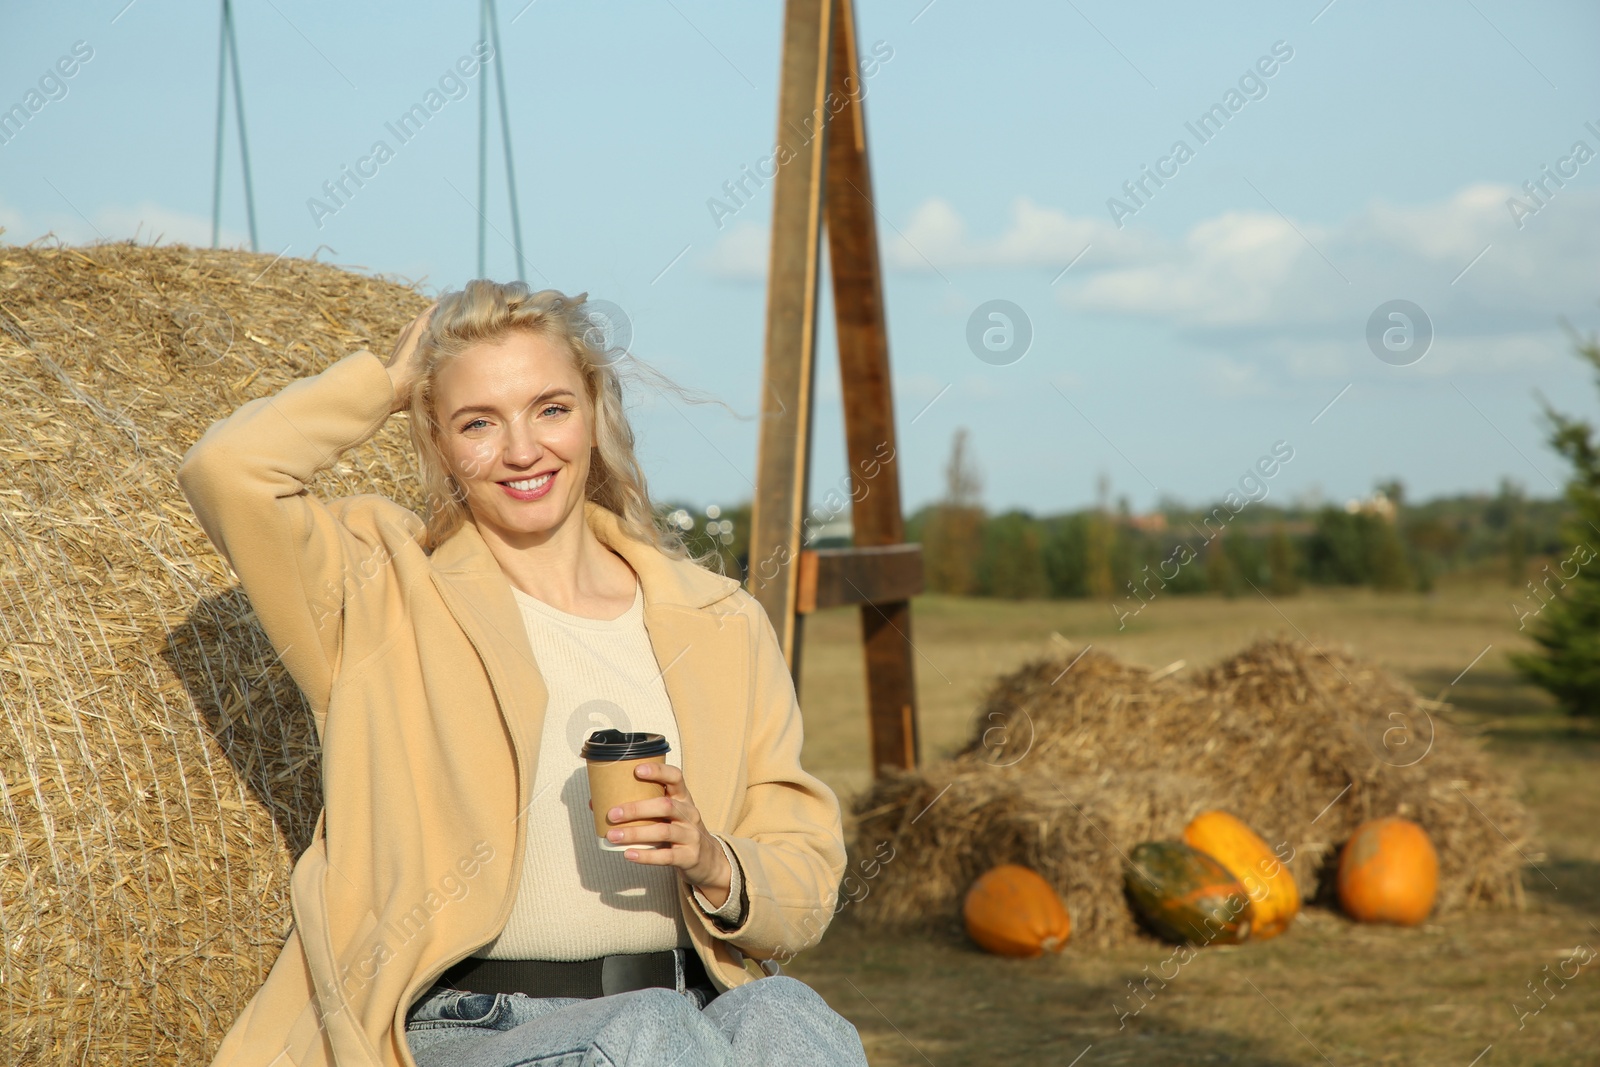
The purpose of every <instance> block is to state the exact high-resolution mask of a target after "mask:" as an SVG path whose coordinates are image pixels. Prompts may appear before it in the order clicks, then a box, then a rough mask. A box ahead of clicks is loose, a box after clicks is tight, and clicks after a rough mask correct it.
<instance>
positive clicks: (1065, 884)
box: [854, 636, 1532, 946]
mask: <svg viewBox="0 0 1600 1067" xmlns="http://www.w3.org/2000/svg"><path fill="white" fill-rule="evenodd" d="M1446 710H1447V705H1444V704H1440V703H1436V702H1434V701H1430V700H1425V699H1423V698H1422V697H1420V696H1418V695H1417V693H1416V692H1415V691H1413V690H1412V689H1410V688H1409V687H1407V686H1406V685H1404V684H1403V683H1401V682H1399V681H1398V680H1396V679H1394V678H1393V677H1391V676H1390V675H1388V674H1387V673H1386V672H1384V671H1383V670H1381V669H1380V668H1378V667H1376V666H1373V665H1372V664H1370V663H1366V662H1363V661H1362V660H1360V659H1359V658H1357V657H1356V656H1355V655H1354V654H1353V653H1352V652H1351V651H1350V650H1349V649H1348V648H1339V647H1334V646H1330V645H1327V644H1323V645H1322V647H1321V650H1320V651H1316V650H1313V649H1312V648H1309V647H1307V644H1306V642H1304V641H1296V640H1291V639H1289V638H1288V637H1286V636H1277V637H1272V638H1266V639H1263V640H1260V641H1257V642H1256V643H1255V644H1252V645H1251V646H1250V647H1249V648H1246V649H1245V650H1244V651H1242V652H1239V653H1237V654H1236V655H1234V656H1231V657H1229V658H1227V659H1225V660H1223V661H1222V662H1220V663H1218V664H1216V665H1215V666H1213V667H1211V668H1209V669H1208V670H1205V671H1202V672H1199V673H1198V674H1196V675H1195V676H1193V677H1190V678H1182V679H1180V678H1179V677H1177V676H1165V677H1163V676H1161V674H1160V673H1159V672H1156V673H1153V672H1151V671H1148V670H1145V669H1144V668H1140V667H1134V666H1130V665H1128V664H1124V663H1121V662H1119V661H1117V660H1116V659H1115V658H1114V657H1112V656H1110V655H1107V654H1106V653H1104V652H1100V651H1097V650H1094V649H1090V650H1087V651H1086V652H1084V653H1082V654H1081V655H1080V656H1077V657H1074V658H1072V659H1068V658H1067V657H1066V656H1065V655H1062V656H1048V657H1045V658H1042V659H1039V660H1035V661H1033V662H1031V663H1028V664H1026V665H1025V666H1023V667H1021V668H1019V669H1018V670H1016V671H1014V672H1012V673H1011V674H1008V675H1004V676H1002V677H1000V678H998V679H996V680H995V681H994V682H993V683H992V685H991V687H990V689H989V691H988V694H987V696H986V697H985V699H984V702H983V705H982V707H981V708H980V709H979V712H978V716H977V719H976V721H975V724H974V730H973V737H972V739H971V741H970V742H969V743H968V744H967V746H966V747H965V748H964V749H962V750H961V751H960V752H959V753H957V754H956V755H955V756H954V757H953V758H951V759H949V760H945V761H942V762H939V763H935V764H932V765H930V766H928V767H926V768H924V769H922V770H920V771H918V772H913V773H904V774H900V775H897V776H895V777H892V778H889V779H886V780H883V781H880V782H878V783H876V784H875V785H874V786H873V788H872V789H870V790H869V791H868V792H867V793H866V794H865V795H863V796H862V797H861V798H859V799H858V800H857V801H856V802H855V804H854V810H855V812H856V815H857V819H858V823H857V834H856V840H855V851H856V852H857V854H859V855H862V856H869V855H879V856H881V855H887V854H888V850H887V849H881V846H882V845H883V844H884V843H886V842H887V843H888V844H889V846H890V847H892V849H893V859H892V860H891V861H890V862H888V863H885V864H883V865H882V867H881V870H880V871H879V873H878V876H877V878H876V879H875V881H874V884H873V887H872V891H871V893H870V894H869V895H868V896H866V897H865V898H864V899H862V900H861V901H860V903H859V905H858V914H859V915H860V916H861V917H862V918H863V919H865V920H866V921H868V922H872V923H876V924H880V925H884V926H890V927H913V926H925V925H928V924H929V923H930V922H932V923H936V924H949V923H954V922H956V921H957V916H958V914H959V908H960V900H961V895H962V894H963V893H964V892H965V891H966V888H967V886H968V885H970V884H971V882H972V880H973V879H974V878H976V877H977V876H978V875H979V874H981V873H983V872H984V871H985V870H988V869H989V868H990V867H993V866H995V865H997V864H1000V863H1020V864H1022V865H1024V866H1027V867H1032V868H1033V869H1034V870H1037V871H1038V872H1039V873H1040V874H1042V875H1044V877H1045V878H1046V880H1047V881H1049V882H1050V883H1051V885H1052V886H1053V887H1054V888H1055V889H1056V891H1057V892H1058V893H1060V894H1061V895H1062V898H1063V899H1064V900H1065V901H1066V903H1067V908H1068V910H1069V911H1070V912H1071V914H1072V920H1073V940H1074V942H1076V943H1079V944H1091V945H1099V946H1108V945H1114V944H1118V943H1121V942H1125V941H1127V940H1128V939H1130V938H1133V937H1135V936H1139V933H1138V929H1137V927H1136V925H1135V923H1134V921H1133V917H1132V915H1131V913H1130V912H1129V910H1128V908H1127V906H1126V903H1125V901H1124V899H1123V894H1122V871H1123V863H1124V860H1125V856H1126V854H1127V853H1128V852H1130V851H1131V850H1132V849H1133V847H1134V846H1135V845H1137V844H1139V843H1140V842H1142V841H1149V840H1158V839H1177V838H1178V837H1179V836H1180V835H1181V834H1182V832H1183V828H1184V826H1185V825H1186V824H1187V823H1188V821H1189V820H1190V819H1192V818H1193V817H1194V816H1195V815H1197V814H1199V813H1200V812H1201V811H1204V810H1206V809H1209V808H1222V809H1225V810H1227V811H1230V812H1232V813H1233V814H1235V815H1237V816H1239V817H1240V818H1241V819H1243V820H1244V821H1245V822H1246V823H1248V824H1249V825H1250V826H1251V827H1252V828H1253V829H1255V830H1256V832H1257V833H1259V834H1261V836H1262V837H1263V838H1265V839H1266V841H1267V843H1268V844H1269V845H1271V846H1273V847H1274V849H1275V850H1276V851H1277V852H1278V854H1279V856H1280V857H1281V858H1283V859H1284V860H1285V861H1286V862H1287V863H1288V865H1289V868H1290V870H1291V871H1292V873H1293V874H1294V877H1295V880H1296V882H1297V883H1298V884H1299V885H1300V886H1301V887H1302V892H1303V893H1304V894H1306V895H1317V894H1318V893H1319V887H1326V886H1327V884H1328V882H1329V879H1328V877H1327V875H1328V870H1329V867H1330V864H1331V862H1332V860H1333V859H1334V858H1335V855H1336V851H1337V849H1338V846H1339V845H1340V844H1341V843H1342V842H1343V841H1344V840H1345V839H1346V838H1347V837H1348V836H1349V834H1350V832H1351V831H1352V830H1354V829H1355V827H1356V826H1357V825H1359V824H1360V823H1362V822H1364V821H1366V820H1367V819H1370V818H1375V817H1377V816H1380V815H1403V816H1405V817H1407V818H1410V819H1412V820H1414V821H1416V822H1418V823H1420V824H1421V825H1422V826H1423V827H1424V828H1426V829H1427V831H1428V833H1429V835H1430V836H1431V837H1432V839H1433V842H1434V844H1435V846H1436V847H1437V848H1438V850H1439V860H1440V872H1439V903H1438V907H1439V910H1440V911H1441V912H1451V911H1455V910H1458V909H1461V908H1466V907H1471V906H1474V905H1491V906H1504V905H1508V904H1514V905H1516V906H1519V907H1520V906H1521V905H1522V902H1523V898H1522V882H1521V867H1522V864H1523V862H1524V861H1523V857H1522V852H1523V851H1526V849H1527V847H1528V840H1529V836H1530V834H1531V833H1532V824H1531V821H1530V819H1529V816H1528V814H1527V812H1526V811H1525V810H1524V809H1523V807H1522V805H1521V804H1520V803H1518V802H1517V801H1516V800H1515V798H1514V795H1513V788H1512V784H1511V783H1510V782H1509V781H1508V780H1506V779H1505V778H1504V777H1503V776H1501V775H1500V774H1498V773H1497V772H1495V771H1494V770H1493V769H1492V768H1491V767H1490V766H1489V765H1488V763H1487V761H1486V760H1485V759H1484V758H1483V756H1482V754H1481V753H1480V752H1479V750H1478V749H1477V748H1476V747H1475V746H1474V745H1473V744H1471V743H1470V742H1468V741H1466V740H1464V739H1463V738H1461V737H1460V736H1458V735H1457V734H1456V733H1455V732H1454V731H1452V730H1451V728H1450V726H1449V724H1448V723H1447V722H1446V721H1445V720H1444V717H1443V715H1442V714H1441V713H1443V712H1445V711H1446ZM1323 891H1325V890H1323Z"/></svg>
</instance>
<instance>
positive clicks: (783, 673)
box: [701, 590, 845, 961]
mask: <svg viewBox="0 0 1600 1067" xmlns="http://www.w3.org/2000/svg"><path fill="white" fill-rule="evenodd" d="M735 595H736V596H738V597H740V598H741V599H742V600H743V601H744V610H745V613H746V616H747V617H748V618H750V620H751V624H752V625H751V632H752V633H753V634H754V638H755V640H754V644H755V647H754V649H753V650H752V653H751V662H752V670H753V672H754V675H755V677H754V679H753V681H754V685H753V688H752V693H753V694H754V702H753V703H754V706H753V707H752V708H751V712H750V715H751V724H750V727H751V728H750V733H749V740H748V743H747V747H746V750H745V760H746V765H747V783H746V788H745V793H744V799H743V803H742V805H741V807H740V811H739V813H738V815H737V817H736V818H735V820H734V823H733V827H732V831H731V832H730V833H728V834H725V835H723V836H724V838H725V840H726V841H727V842H728V844H729V846H730V847H732V849H733V851H734V854H735V855H736V856H737V857H738V859H739V866H740V868H741V870H742V874H743V880H744V896H745V900H746V901H747V903H748V906H747V907H746V908H745V911H744V914H743V916H742V917H741V918H740V920H739V923H738V925H737V926H732V927H723V926H720V925H718V924H717V923H715V922H714V921H713V920H711V919H709V918H707V917H704V916H702V918H701V921H702V922H703V923H704V924H705V926H706V929H707V930H708V931H710V933H711V934H712V936H713V937H717V938H720V939H722V940H724V941H727V942H729V943H730V944H732V945H733V946H734V947H735V948H738V949H739V950H740V951H741V952H742V953H743V954H744V955H746V956H750V957H753V958H755V959H758V960H778V961H783V960H787V959H789V958H791V957H793V956H794V955H795V954H796V953H798V952H800V951H801V950H802V949H805V948H809V947H810V946H811V945H814V944H815V943H816V942H817V941H819V940H820V939H821V938H822V933H823V931H824V930H826V929H827V927H828V923H829V922H830V921H831V920H832V919H833V914H834V908H835V903H836V901H837V899H838V894H839V880H840V879H841V878H842V877H843V875H844V869H845V847H844V829H843V826H842V823H841V820H840V811H839V799H838V797H836V796H835V795H834V792H833V790H832V789H830V788H828V786H827V785H826V784H825V783H824V782H823V781H822V780H821V779H819V778H817V777H815V776H814V775H812V774H810V773H808V772H807V771H806V770H805V769H804V768H802V767H801V766H800V747H801V742H802V740H803V728H802V725H801V720H800V702H799V700H798V699H796V696H795V689H794V679H793V678H791V677H790V675H789V666H788V664H787V663H786V662H785V660H784V658H783V650H782V648H781V647H780V646H779V644H778V635H777V634H776V633H775V632H774V631H773V628H772V621H771V620H770V619H768V618H767V613H766V610H765V609H764V608H762V606H761V604H760V602H759V601H757V600H756V599H755V598H754V597H752V596H750V594H749V593H747V592H744V591H743V590H741V591H740V592H738V593H737V594H735Z"/></svg>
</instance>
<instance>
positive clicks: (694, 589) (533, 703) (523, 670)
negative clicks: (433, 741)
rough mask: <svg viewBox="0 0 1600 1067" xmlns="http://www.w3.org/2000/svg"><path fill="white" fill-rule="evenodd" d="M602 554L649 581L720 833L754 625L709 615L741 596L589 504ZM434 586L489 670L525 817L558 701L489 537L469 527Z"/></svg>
mask: <svg viewBox="0 0 1600 1067" xmlns="http://www.w3.org/2000/svg"><path fill="white" fill-rule="evenodd" d="M584 518H585V519H586V520H587V522H588V524H589V529H590V530H592V531H593V532H594V534H595V536H596V537H598V538H599V539H600V541H601V543H603V544H605V545H606V546H607V547H609V548H611V549H613V550H614V551H616V552H617V553H618V554H619V555H621V556H622V557H623V558H624V559H626V560H627V561H628V564H629V565H630V566H632V567H633V569H634V571H635V572H637V573H638V575H639V585H640V588H641V590H642V591H643V595H644V624H645V629H646V631H647V633H648V636H649V639H650V645H651V648H652V651H653V652H654V653H655V657H656V661H657V663H658V664H659V665H660V667H661V679H662V682H663V684H664V685H665V687H666V691H667V698H668V700H669V701H670V702H671V704H672V708H673V712H674V717H675V718H676V720H677V724H678V737H679V741H680V743H681V744H682V745H683V752H682V753H680V754H679V757H680V758H679V760H678V761H676V762H678V765H679V766H681V767H682V768H683V773H684V778H685V781H686V784H688V785H689V788H690V791H691V793H692V795H693V796H694V798H695V804H696V806H697V807H698V808H699V809H700V812H701V815H702V816H703V817H704V819H705V822H706V827H707V829H709V830H712V831H713V832H723V831H726V830H728V829H729V828H730V824H731V820H732V818H733V816H734V814H735V803H734V802H735V781H734V776H733V774H731V773H730V771H731V770H732V769H733V768H736V767H738V766H740V765H741V757H742V753H743V751H744V745H745V743H746V738H745V731H746V721H745V720H746V716H745V711H746V708H747V707H748V704H749V701H750V699H751V693H750V669H751V666H752V664H751V663H750V660H749V649H750V638H751V634H750V631H749V620H748V619H747V618H746V617H745V616H744V615H743V614H742V613H741V611H740V610H739V609H738V608H737V607H735V608H731V609H726V610H722V611H718V610H705V609H707V608H710V607H711V606H712V605H714V604H715V603H716V602H717V601H719V600H723V599H725V598H726V597H728V596H729V595H730V594H731V593H733V592H735V591H737V590H738V589H740V588H741V584H740V583H739V582H738V581H737V580H735V579H733V578H729V577H726V576H724V575H720V574H714V573H712V572H711V571H708V570H706V569H705V568H703V567H700V566H698V565H696V564H694V563H692V562H690V561H687V560H675V559H673V558H671V557H670V556H668V555H666V554H665V553H663V552H662V551H661V550H660V549H658V548H656V547H655V546H654V545H651V544H647V543H645V542H643V541H640V540H638V539H636V538H633V537H630V536H628V535H627V534H626V533H625V532H624V531H623V530H622V529H621V527H620V524H619V522H618V519H617V516H616V514H615V513H614V512H612V511H611V510H610V509H608V508H605V507H603V506H602V505H599V504H596V503H594V502H593V501H585V502H584ZM431 561H432V563H433V567H432V570H433V582H434V584H435V586H437V587H438V589H439V591H440V594H441V596H443V598H444V601H445V604H446V606H447V607H448V608H449V610H450V613H451V614H452V615H453V616H455V619H456V622H457V624H458V625H459V626H460V627H461V629H462V630H463V632H465V634H466V635H467V638H468V639H469V640H470V641H471V642H472V644H473V647H474V648H475V649H476V650H477V652H478V655H479V657H480V658H481V659H482V661H483V664H484V667H485V669H486V670H487V671H488V673H489V679H490V682H491V684H492V685H493V687H494V690H495V694H496V697H497V699H498V700H499V703H500V707H501V711H502V714H503V715H504V717H505V724H506V728H507V729H508V730H509V731H510V733H511V735H512V738H513V742H514V744H515V745H516V747H517V748H518V749H519V751H520V752H521V754H522V767H523V782H522V783H521V785H520V786H519V794H520V801H519V810H521V811H525V810H527V806H528V804H529V803H530V802H531V796H530V793H531V788H530V785H529V783H531V782H532V780H533V777H534V771H535V768H536V766H537V762H538V753H539V743H540V739H541V736H542V732H543V728H544V716H545V709H546V705H547V704H548V703H549V699H550V694H549V690H548V689H547V688H546V686H545V683H544V678H543V677H542V676H541V675H540V673H539V668H538V664H537V662H536V661H535V660H534V657H533V647H532V645H531V644H530V643H529V641H528V634H527V629H526V624H525V623H524V621H523V618H522V610H521V608H519V607H518V606H517V603H516V599H515V597H514V596H513V594H512V592H511V581H510V579H508V578H507V577H506V576H505V572H504V571H502V570H501V569H500V564H499V561H498V560H496V559H495V558H494V554H493V553H492V552H490V551H489V546H488V545H487V544H486V543H485V542H484V540H483V537H482V535H481V534H479V532H478V529H477V527H476V526H474V525H473V524H472V523H471V522H466V523H463V524H462V525H461V527H460V528H459V529H458V530H456V532H455V533H453V534H452V535H451V536H450V537H448V538H447V539H446V540H445V541H444V543H443V544H441V545H440V546H439V547H438V548H437V549H436V550H435V551H434V553H433V555H432V557H431Z"/></svg>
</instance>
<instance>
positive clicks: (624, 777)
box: [579, 730, 672, 852]
mask: <svg viewBox="0 0 1600 1067" xmlns="http://www.w3.org/2000/svg"><path fill="white" fill-rule="evenodd" d="M670 751H672V747H671V746H670V745H668V744H667V739H666V738H665V737H663V736H662V735H661V734H646V733H624V732H623V731H621V730H596V731H594V732H593V733H592V734H590V735H589V739H588V740H587V741H585V742H584V743H583V749H582V751H581V752H580V753H579V754H580V755H581V756H582V757H583V758H584V761H585V762H586V763H587V764H588V767H589V802H590V804H591V805H592V806H593V807H594V833H595V836H596V837H598V838H599V839H600V847H601V848H603V849H606V850H607V851H610V852H621V851H623V850H625V849H630V848H660V847H661V846H660V845H658V844H656V843H654V842H649V843H641V844H634V845H629V844H614V843H613V842H611V841H608V840H607V839H606V832H607V831H609V830H615V829H617V828H619V827H628V826H648V825H650V824H651V823H654V822H661V821H662V820H660V819H633V820H631V821H629V822H619V823H613V822H610V821H608V820H607V819H606V812H608V811H610V810H611V809H612V808H614V807H616V806H617V805H619V804H627V803H631V802H633V801H638V800H649V799H651V798H652V797H660V796H666V793H667V790H666V787H665V786H663V785H662V784H661V783H660V782H645V781H640V780H639V779H638V778H635V777H634V775H633V769H634V768H635V767H637V766H639V764H641V763H660V762H661V760H662V757H663V756H665V755H666V754H667V753H668V752H670ZM669 847H670V846H669Z"/></svg>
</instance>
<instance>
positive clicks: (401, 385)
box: [383, 303, 439, 415]
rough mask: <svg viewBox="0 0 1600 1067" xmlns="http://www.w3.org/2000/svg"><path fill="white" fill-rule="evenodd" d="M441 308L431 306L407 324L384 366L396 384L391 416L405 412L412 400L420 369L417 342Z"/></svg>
mask: <svg viewBox="0 0 1600 1067" xmlns="http://www.w3.org/2000/svg"><path fill="white" fill-rule="evenodd" d="M438 307H439V305H438V304H437V303H435V304H432V305H430V306H429V308H428V310H427V311H424V312H423V313H422V314H420V315H418V316H417V317H416V318H414V319H412V320H411V321H410V322H409V323H407V324H406V328H405V329H403V330H401V331H400V339H399V340H398V341H396V342H395V345H394V351H393V352H391V353H390V354H389V358H388V359H386V360H384V363H383V365H384V366H385V367H388V368H389V381H390V382H392V383H393V384H394V405H393V406H392V407H390V408H389V414H391V415H393V414H394V413H395V412H397V411H404V410H405V407H406V404H407V403H408V402H409V401H410V399H411V383H412V382H413V381H415V380H416V376H417V373H418V371H419V368H418V366H417V359H416V355H417V342H418V341H419V340H421V338H422V331H424V330H426V329H427V328H428V320H429V319H430V318H431V317H432V316H433V313H434V311H435V310H436V309H437V308H438Z"/></svg>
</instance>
